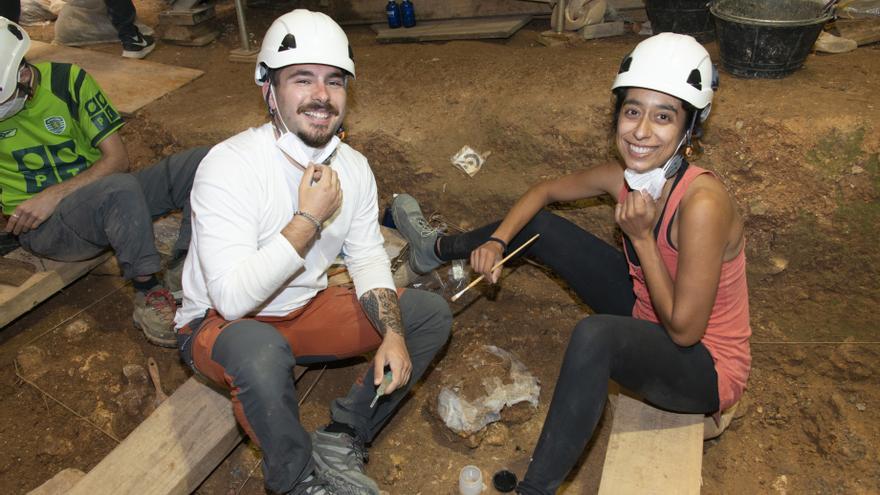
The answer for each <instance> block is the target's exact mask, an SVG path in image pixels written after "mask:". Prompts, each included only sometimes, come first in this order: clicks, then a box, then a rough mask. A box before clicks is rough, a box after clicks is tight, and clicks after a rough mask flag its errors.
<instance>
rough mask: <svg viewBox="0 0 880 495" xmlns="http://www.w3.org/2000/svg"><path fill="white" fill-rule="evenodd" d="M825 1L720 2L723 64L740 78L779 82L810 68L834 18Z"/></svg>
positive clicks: (717, 10) (715, 13) (715, 6)
mask: <svg viewBox="0 0 880 495" xmlns="http://www.w3.org/2000/svg"><path fill="white" fill-rule="evenodd" d="M824 3H825V2H824V1H822V0H819V1H815V0H777V1H774V2H768V1H766V0H716V1H715V2H713V3H712V7H711V8H710V10H711V12H712V15H713V16H714V17H715V28H716V34H717V36H718V45H719V48H720V52H721V65H722V66H723V67H724V69H725V70H727V71H728V72H730V73H731V74H733V75H735V76H740V77H749V78H754V77H762V78H771V79H779V78H782V77H785V76H787V75H789V74H791V73H792V72H794V71H796V70H798V69H799V68H801V67H802V66H803V65H804V61H805V60H806V59H807V55H808V54H809V53H810V49H811V48H812V47H813V43H815V42H816V38H818V37H819V33H820V32H821V31H822V26H823V25H824V24H825V22H827V21H828V20H829V19H831V14H830V13H824V12H822V7H823V6H824Z"/></svg>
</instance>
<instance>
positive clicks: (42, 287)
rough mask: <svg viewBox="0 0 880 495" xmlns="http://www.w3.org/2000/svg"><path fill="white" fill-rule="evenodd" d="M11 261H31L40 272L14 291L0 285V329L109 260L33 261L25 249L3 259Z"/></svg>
mask: <svg viewBox="0 0 880 495" xmlns="http://www.w3.org/2000/svg"><path fill="white" fill-rule="evenodd" d="M6 257H7V258H11V259H25V260H28V259H33V260H34V261H35V263H34V264H35V265H36V266H37V267H39V268H40V271H38V272H36V273H34V274H33V275H31V277H30V278H29V279H27V281H25V282H24V283H22V284H21V285H19V286H18V287H13V286H9V285H0V328H3V327H4V326H6V325H7V324H8V323H9V322H10V321H12V320H14V319H16V318H18V317H19V316H21V315H23V314H24V313H26V312H28V311H29V310H30V309H31V308H33V307H34V306H36V305H37V304H39V303H41V302H43V301H45V300H46V299H48V298H49V297H50V296H52V295H53V294H55V293H56V292H58V291H59V290H61V289H63V288H64V287H66V286H67V285H68V284H69V283H71V282H73V281H74V280H76V279H78V278H79V277H81V276H83V275H85V274H86V273H88V271H89V270H91V269H92V268H94V267H96V266H98V265H99V264H101V263H103V262H104V260H106V259H108V258H109V257H110V253H104V254H102V255H101V256H98V257H97V258H92V259H90V260H86V261H78V262H74V263H62V262H60V261H52V260H46V259H42V258H36V257H34V256H32V255H30V254H28V253H27V252H26V251H25V250H24V249H22V248H18V249H16V250H15V251H13V252H11V253H9V254H7V255H6Z"/></svg>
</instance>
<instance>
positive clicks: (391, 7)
mask: <svg viewBox="0 0 880 495" xmlns="http://www.w3.org/2000/svg"><path fill="white" fill-rule="evenodd" d="M385 13H386V14H387V15H388V27H390V28H391V29H395V28H399V27H400V6H399V5H397V0H388V5H386V6H385Z"/></svg>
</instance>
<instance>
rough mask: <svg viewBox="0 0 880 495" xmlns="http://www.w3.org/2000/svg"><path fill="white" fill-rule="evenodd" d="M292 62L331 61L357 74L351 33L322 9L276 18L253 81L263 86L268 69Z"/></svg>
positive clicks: (352, 73)
mask: <svg viewBox="0 0 880 495" xmlns="http://www.w3.org/2000/svg"><path fill="white" fill-rule="evenodd" d="M293 64H322V65H332V66H333V67H339V68H340V69H342V70H344V71H345V72H348V73H349V74H351V76H352V77H354V57H353V56H352V52H351V46H350V45H349V44H348V37H347V36H345V32H344V31H343V30H342V28H341V27H339V25H338V24H336V22H335V21H333V19H331V18H330V17H329V16H327V15H326V14H323V13H321V12H312V11H309V10H306V9H296V10H294V11H292V12H288V13H286V14H284V15H282V16H281V17H279V18H278V19H275V22H273V23H272V25H271V26H269V30H268V31H266V36H265V37H264V38H263V45H262V46H261V47H260V54H259V55H258V56H257V67H256V70H255V71H254V81H255V82H256V83H257V86H262V85H263V83H264V82H266V79H267V78H268V76H269V69H279V68H281V67H286V66H288V65H293Z"/></svg>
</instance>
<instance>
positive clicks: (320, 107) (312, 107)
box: [296, 103, 339, 115]
mask: <svg viewBox="0 0 880 495" xmlns="http://www.w3.org/2000/svg"><path fill="white" fill-rule="evenodd" d="M319 111H324V112H327V113H329V114H330V115H339V110H337V109H336V107H334V106H333V104H331V103H325V104H321V103H311V104H309V105H304V106H301V107H299V108H298V109H297V110H296V113H305V112H319Z"/></svg>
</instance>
